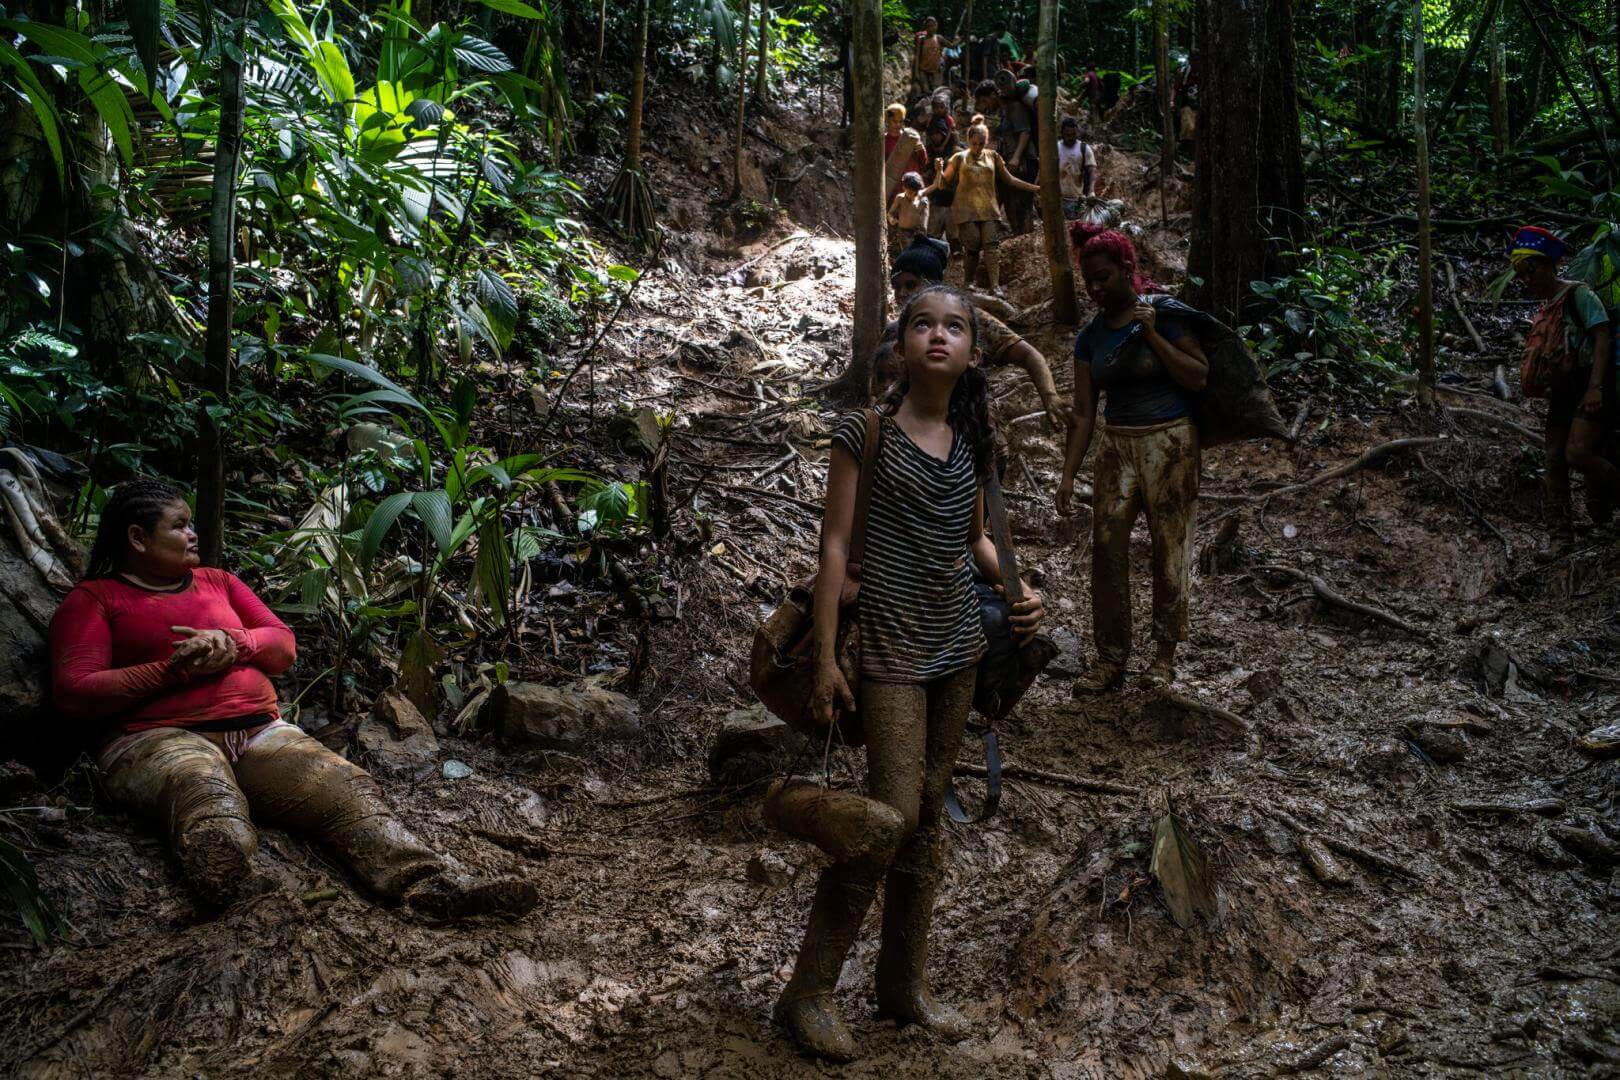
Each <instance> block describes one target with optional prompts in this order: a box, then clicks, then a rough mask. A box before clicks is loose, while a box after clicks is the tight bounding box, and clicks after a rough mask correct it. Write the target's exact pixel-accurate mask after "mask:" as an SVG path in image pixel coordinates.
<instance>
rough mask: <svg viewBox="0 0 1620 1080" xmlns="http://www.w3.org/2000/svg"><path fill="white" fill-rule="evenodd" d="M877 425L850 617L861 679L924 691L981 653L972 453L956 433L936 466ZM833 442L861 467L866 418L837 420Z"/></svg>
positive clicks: (887, 420)
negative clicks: (971, 541)
mask: <svg viewBox="0 0 1620 1080" xmlns="http://www.w3.org/2000/svg"><path fill="white" fill-rule="evenodd" d="M880 422H881V424H882V430H883V442H882V444H881V446H880V447H879V449H878V456H877V461H876V462H875V463H874V468H875V470H876V472H875V475H874V478H873V482H872V506H871V509H870V511H869V512H868V515H867V519H866V552H865V556H864V558H863V559H862V563H861V591H860V600H859V606H858V608H857V612H856V619H857V621H858V625H859V626H860V631H861V674H862V675H863V676H865V677H867V678H871V679H876V680H879V681H882V682H907V683H916V682H931V681H933V680H934V679H937V678H940V677H941V676H944V675H949V674H952V673H953V672H956V671H960V670H961V669H962V668H965V667H968V666H970V665H972V664H975V663H977V662H978V660H979V655H980V654H981V653H982V652H983V651H984V630H983V628H982V627H981V626H980V623H979V605H978V601H977V599H976V598H975V597H974V593H973V571H972V568H971V567H970V566H969V564H968V560H969V553H968V546H967V543H968V532H969V530H971V529H972V527H973V503H974V497H975V495H976V494H977V493H978V480H977V478H976V477H975V476H974V472H973V450H972V448H971V447H970V446H969V445H968V441H967V439H965V438H964V437H963V436H962V434H961V433H960V432H958V433H957V434H956V437H955V438H954V439H952V440H951V453H950V457H949V458H948V459H947V460H945V461H941V460H940V459H938V458H936V457H934V456H933V455H932V454H930V453H928V452H927V451H926V450H923V449H922V448H921V447H919V446H918V445H917V444H916V443H914V442H912V441H911V438H910V437H909V436H908V435H906V433H905V432H904V431H902V430H900V425H898V424H896V423H895V422H894V420H893V419H892V418H891V417H887V416H885V417H883V419H882V420H881V421H880ZM832 437H833V442H834V443H835V444H836V445H838V446H842V447H843V448H844V449H845V450H848V451H849V452H850V453H851V454H852V455H854V457H855V460H857V461H859V460H860V458H861V451H862V449H863V446H864V444H865V442H866V419H865V416H864V415H863V414H861V413H858V412H857V413H850V414H848V415H847V416H845V417H843V418H842V419H841V420H840V421H839V422H838V426H837V427H836V428H834V429H833V436H832Z"/></svg>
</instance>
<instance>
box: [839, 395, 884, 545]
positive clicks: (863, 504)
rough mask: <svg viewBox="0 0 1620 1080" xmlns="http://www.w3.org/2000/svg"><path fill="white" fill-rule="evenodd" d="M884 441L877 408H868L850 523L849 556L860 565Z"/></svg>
mask: <svg viewBox="0 0 1620 1080" xmlns="http://www.w3.org/2000/svg"><path fill="white" fill-rule="evenodd" d="M882 442H883V425H882V423H881V422H880V420H879V417H878V411H877V410H876V409H867V410H866V438H865V439H863V440H862V442H861V478H860V480H859V481H858V482H857V483H856V485H855V518H854V520H853V521H852V522H851V523H850V530H849V558H848V560H847V562H848V563H849V565H852V566H860V565H861V559H862V557H863V556H865V554H866V518H867V515H868V514H869V513H870V512H871V510H872V483H873V480H874V479H875V478H876V476H877V456H878V449H879V446H880V445H881V444H882Z"/></svg>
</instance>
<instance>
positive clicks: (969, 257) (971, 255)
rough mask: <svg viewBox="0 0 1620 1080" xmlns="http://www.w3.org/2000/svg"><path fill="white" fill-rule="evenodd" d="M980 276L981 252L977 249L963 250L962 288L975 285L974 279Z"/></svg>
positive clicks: (969, 287)
mask: <svg viewBox="0 0 1620 1080" xmlns="http://www.w3.org/2000/svg"><path fill="white" fill-rule="evenodd" d="M978 276H979V253H978V251H977V250H973V251H963V252H962V288H964V289H971V288H973V287H974V280H975V279H976V278H977V277H978Z"/></svg>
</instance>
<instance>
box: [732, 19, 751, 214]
mask: <svg viewBox="0 0 1620 1080" xmlns="http://www.w3.org/2000/svg"><path fill="white" fill-rule="evenodd" d="M748 7H749V0H743V6H742V17H743V18H742V33H741V34H738V35H737V74H736V78H737V132H736V141H735V142H734V143H732V147H731V197H732V198H733V199H740V198H742V154H743V122H744V119H745V117H746V112H747V108H748Z"/></svg>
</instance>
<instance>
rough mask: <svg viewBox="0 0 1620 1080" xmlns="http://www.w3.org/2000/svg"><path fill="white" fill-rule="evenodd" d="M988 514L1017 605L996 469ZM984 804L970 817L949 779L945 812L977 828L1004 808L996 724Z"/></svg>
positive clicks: (989, 729)
mask: <svg viewBox="0 0 1620 1080" xmlns="http://www.w3.org/2000/svg"><path fill="white" fill-rule="evenodd" d="M984 511H985V518H986V520H987V521H988V523H989V525H990V539H991V540H993V541H994V542H995V545H996V564H997V565H998V566H999V567H1000V568H1001V584H1002V586H1003V587H1004V588H1005V589H1006V590H1007V602H1008V603H1009V604H1016V603H1018V602H1019V601H1021V600H1023V599H1024V582H1023V579H1022V578H1020V577H1019V575H1018V553H1017V552H1016V551H1014V550H1013V542H1012V530H1011V529H1010V528H1008V526H1007V504H1006V501H1005V500H1004V499H1003V498H1002V496H1001V480H1000V479H999V478H998V477H997V476H996V470H995V467H994V466H992V467H991V469H990V475H989V476H987V477H985V480H984ZM984 774H985V780H984V805H983V806H982V807H980V809H979V812H978V814H976V815H975V814H969V813H968V812H967V811H966V810H964V809H963V808H962V801H961V800H960V799H958V798H957V797H956V785H955V784H953V783H951V781H950V778H949V777H947V778H946V780H945V812H946V813H947V814H949V815H950V818H951V820H952V821H955V822H957V823H958V824H961V825H977V824H979V823H980V822H982V821H988V820H990V818H992V817H994V816H995V813H996V810H997V808H999V807H1000V806H1001V743H1000V742H999V741H998V740H997V738H996V728H995V725H994V724H988V725H986V726H985V729H984Z"/></svg>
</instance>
